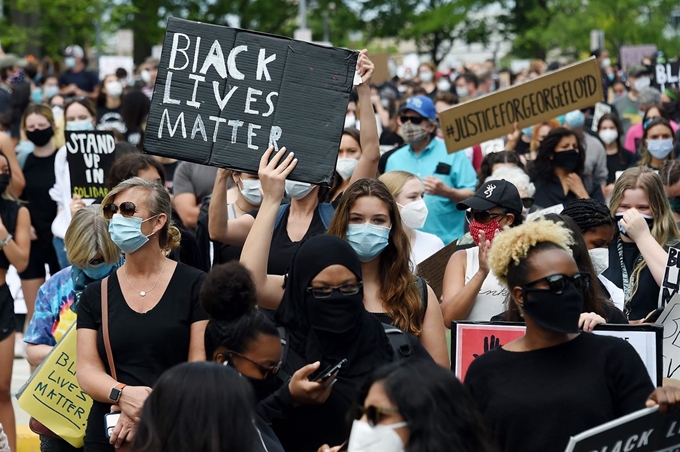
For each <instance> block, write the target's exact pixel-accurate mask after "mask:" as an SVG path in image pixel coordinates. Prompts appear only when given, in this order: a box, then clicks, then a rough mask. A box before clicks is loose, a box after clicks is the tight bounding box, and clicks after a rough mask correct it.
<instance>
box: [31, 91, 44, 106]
mask: <svg viewBox="0 0 680 452" xmlns="http://www.w3.org/2000/svg"><path fill="white" fill-rule="evenodd" d="M31 100H32V101H33V102H35V103H36V104H42V101H43V90H42V88H36V89H35V90H34V91H33V92H32V93H31Z"/></svg>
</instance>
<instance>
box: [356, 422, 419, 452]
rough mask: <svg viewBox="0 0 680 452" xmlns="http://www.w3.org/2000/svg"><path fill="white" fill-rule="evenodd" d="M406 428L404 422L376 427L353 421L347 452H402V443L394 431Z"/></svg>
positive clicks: (406, 424)
mask: <svg viewBox="0 0 680 452" xmlns="http://www.w3.org/2000/svg"><path fill="white" fill-rule="evenodd" d="M406 426H408V423H406V422H399V423H397V424H389V425H376V426H375V427H371V426H370V425H368V423H367V422H362V421H354V423H353V424H352V433H350V435H349V446H348V448H347V450H348V451H349V452H403V451H404V443H403V441H402V440H401V437H399V435H398V434H397V432H395V431H394V430H395V429H397V428H401V427H406Z"/></svg>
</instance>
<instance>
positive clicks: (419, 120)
mask: <svg viewBox="0 0 680 452" xmlns="http://www.w3.org/2000/svg"><path fill="white" fill-rule="evenodd" d="M399 120H400V121H401V123H402V124H406V123H407V122H409V121H410V122H411V124H415V125H419V124H420V123H422V122H423V121H425V118H423V117H421V116H400V117H399Z"/></svg>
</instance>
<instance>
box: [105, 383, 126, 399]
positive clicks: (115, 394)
mask: <svg viewBox="0 0 680 452" xmlns="http://www.w3.org/2000/svg"><path fill="white" fill-rule="evenodd" d="M125 386H126V385H124V384H123V383H118V384H117V385H116V386H114V387H113V389H111V394H109V399H111V400H113V401H114V402H116V403H118V402H119V401H120V396H121V395H122V394H123V388H124V387H125Z"/></svg>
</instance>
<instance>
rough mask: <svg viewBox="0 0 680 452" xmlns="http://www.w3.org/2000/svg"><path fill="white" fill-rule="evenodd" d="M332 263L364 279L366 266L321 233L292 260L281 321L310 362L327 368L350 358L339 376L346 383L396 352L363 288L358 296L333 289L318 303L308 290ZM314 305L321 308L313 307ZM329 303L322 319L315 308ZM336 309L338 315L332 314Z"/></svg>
mask: <svg viewBox="0 0 680 452" xmlns="http://www.w3.org/2000/svg"><path fill="white" fill-rule="evenodd" d="M331 265H342V266H344V267H346V268H347V269H349V270H350V271H351V272H352V273H354V275H356V277H357V278H358V279H359V280H361V263H360V262H359V258H358V257H357V255H356V253H355V252H354V250H353V249H352V247H351V246H350V245H349V244H348V243H347V242H346V241H345V240H343V239H341V238H339V237H336V236H332V235H318V236H315V237H312V238H311V239H309V240H307V241H306V242H305V243H303V244H302V245H301V246H300V248H299V249H298V251H297V253H296V254H295V256H294V257H293V260H292V262H291V266H290V269H289V273H288V277H287V279H286V288H285V293H284V296H283V300H282V301H281V304H280V305H279V308H278V310H277V311H276V323H277V325H279V326H283V327H285V328H286V329H287V330H288V335H289V340H290V344H289V345H290V347H291V349H293V350H294V351H295V352H296V353H297V354H298V355H300V357H302V358H304V360H305V361H306V362H308V363H311V362H315V361H321V368H325V367H326V366H329V365H334V364H337V363H338V362H339V361H340V360H342V359H344V358H347V360H348V363H347V365H346V366H344V367H343V368H342V371H341V372H340V374H339V375H338V380H340V381H339V382H341V381H342V380H346V379H353V378H355V377H360V376H365V375H367V374H369V373H370V372H371V371H373V370H374V369H375V368H376V367H379V366H380V365H382V364H385V363H388V362H391V361H392V360H393V353H392V348H391V346H390V343H389V340H388V339H387V335H386V334H385V331H384V329H383V326H382V324H381V323H380V322H379V321H378V320H377V319H376V318H375V317H374V316H372V315H371V314H370V313H368V312H367V311H366V309H365V308H364V305H363V297H364V294H363V290H360V291H359V293H358V294H356V295H341V294H340V293H338V292H337V291H334V292H333V294H332V295H331V297H330V298H318V299H317V298H314V296H313V295H312V294H311V293H309V292H308V291H307V287H309V284H310V282H311V281H312V279H314V277H315V276H316V275H318V274H319V273H320V272H321V271H322V270H324V269H326V268H327V267H329V266H331ZM310 303H319V305H316V306H312V308H311V309H310V305H309V304H310ZM338 303H342V305H341V306H339V305H338ZM324 304H325V307H327V308H329V309H328V310H325V311H324V312H325V313H326V315H323V313H322V315H319V314H318V311H317V310H316V309H315V308H318V307H319V306H323V305H324ZM324 309H325V308H324ZM333 311H335V312H337V313H338V314H339V315H337V316H334V317H333V316H330V315H328V314H329V313H332V312H333ZM315 313H316V314H315Z"/></svg>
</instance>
